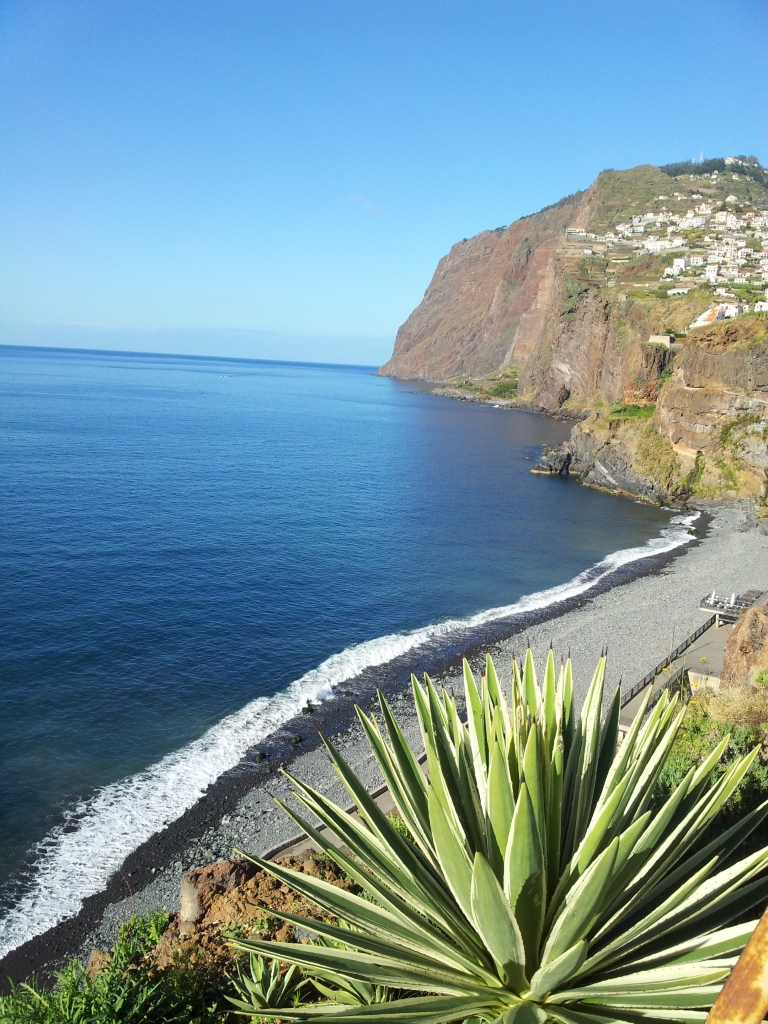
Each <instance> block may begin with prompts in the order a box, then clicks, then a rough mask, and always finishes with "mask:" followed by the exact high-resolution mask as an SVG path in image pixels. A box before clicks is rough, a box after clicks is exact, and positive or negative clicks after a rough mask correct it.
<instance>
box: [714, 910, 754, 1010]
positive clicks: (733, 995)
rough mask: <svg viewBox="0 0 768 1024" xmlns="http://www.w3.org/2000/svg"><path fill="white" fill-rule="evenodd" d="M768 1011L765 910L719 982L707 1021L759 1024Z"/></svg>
mask: <svg viewBox="0 0 768 1024" xmlns="http://www.w3.org/2000/svg"><path fill="white" fill-rule="evenodd" d="M766 1012H768V909H767V910H766V911H765V913H764V914H763V916H762V917H761V918H760V921H759V922H758V925H757V928H755V930H754V932H753V933H752V938H751V939H750V940H749V942H748V943H747V944H746V946H745V947H744V951H743V953H742V954H741V956H740V957H739V959H738V961H737V963H736V966H735V967H734V968H733V970H732V971H731V973H730V976H729V978H728V980H727V981H726V983H725V984H724V985H723V988H722V991H721V992H720V995H719V996H718V997H717V1000H716V1002H715V1005H714V1006H713V1007H712V1009H711V1010H710V1012H709V1016H708V1017H707V1024H760V1022H761V1021H762V1020H763V1018H764V1017H765V1015H766Z"/></svg>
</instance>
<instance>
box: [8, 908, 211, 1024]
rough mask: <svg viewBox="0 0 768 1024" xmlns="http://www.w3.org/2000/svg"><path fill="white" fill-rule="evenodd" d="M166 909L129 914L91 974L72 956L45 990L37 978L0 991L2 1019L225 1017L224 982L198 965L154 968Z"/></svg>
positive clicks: (139, 1022) (107, 1021) (160, 1021)
mask: <svg viewBox="0 0 768 1024" xmlns="http://www.w3.org/2000/svg"><path fill="white" fill-rule="evenodd" d="M167 926H168V915H167V914H163V913H156V914H149V915H146V916H144V917H132V918H131V919H130V920H129V921H128V922H127V923H126V924H124V925H123V926H122V927H121V929H120V934H119V936H118V939H117V942H116V943H115V945H114V947H113V949H112V952H111V955H110V957H109V959H108V960H107V961H106V963H105V966H104V968H103V969H102V970H101V971H100V972H99V973H98V974H96V975H95V976H91V975H89V973H88V971H87V970H86V968H85V967H84V966H83V964H82V963H81V962H80V961H79V960H71V961H70V962H69V964H68V965H67V967H66V968H65V969H64V970H63V971H60V972H59V973H57V974H56V975H55V978H54V983H53V986H52V987H51V988H50V989H49V990H46V988H45V987H43V986H42V985H40V984H38V983H36V982H35V981H32V982H28V983H26V984H23V985H19V986H16V987H14V988H12V990H11V992H10V994H9V995H7V996H0V1022H2V1024H118V1022H130V1024H134V1022H135V1024H144V1022H146V1024H177V1022H178V1024H220V1022H223V1021H224V1020H225V1019H226V1017H227V1012H226V1011H225V1010H224V1008H223V1007H224V1004H225V1000H224V996H223V992H222V988H223V986H222V984H221V983H220V982H218V981H216V980H214V979H210V978H208V977H207V976H206V974H205V973H204V972H203V971H201V970H200V969H199V968H195V967H192V966H190V967H184V966H183V965H179V966H178V967H177V968H176V969H173V968H167V969H166V970H164V971H155V970H153V967H152V961H151V958H150V957H149V953H150V951H151V950H152V948H153V947H154V946H155V945H156V943H157V941H158V939H159V938H160V936H161V935H162V933H163V932H164V931H165V929H166V928H167Z"/></svg>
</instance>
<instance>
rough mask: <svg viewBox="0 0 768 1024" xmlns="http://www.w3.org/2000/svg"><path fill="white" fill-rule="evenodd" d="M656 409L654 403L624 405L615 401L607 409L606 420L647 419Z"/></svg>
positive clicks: (612, 421) (610, 421)
mask: <svg viewBox="0 0 768 1024" xmlns="http://www.w3.org/2000/svg"><path fill="white" fill-rule="evenodd" d="M655 409H656V406H655V405H625V404H624V402H617V403H616V404H615V405H612V406H611V407H610V409H609V410H608V422H609V423H614V422H616V421H618V420H649V419H650V418H651V417H652V416H653V413H654V411H655Z"/></svg>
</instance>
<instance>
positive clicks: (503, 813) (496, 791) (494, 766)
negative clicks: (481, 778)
mask: <svg viewBox="0 0 768 1024" xmlns="http://www.w3.org/2000/svg"><path fill="white" fill-rule="evenodd" d="M514 810H515V797H514V793H513V792H512V780H511V779H510V777H509V766H508V763H507V755H506V751H505V750H504V748H503V747H502V746H501V745H500V743H499V742H498V741H497V740H494V743H493V745H492V747H491V764H490V768H489V771H488V804H487V813H488V826H489V827H488V833H489V838H492V839H493V842H492V843H489V847H491V848H490V849H489V851H488V852H489V854H490V855H491V862H492V864H493V868H494V873H495V874H496V876H497V878H503V876H504V853H505V851H506V847H507V840H508V837H509V830H510V827H511V825H512V815H513V814H514Z"/></svg>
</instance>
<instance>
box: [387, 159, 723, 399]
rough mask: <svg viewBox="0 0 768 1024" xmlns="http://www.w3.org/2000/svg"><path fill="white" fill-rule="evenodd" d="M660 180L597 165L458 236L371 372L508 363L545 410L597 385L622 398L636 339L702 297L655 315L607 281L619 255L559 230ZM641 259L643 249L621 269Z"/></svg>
mask: <svg viewBox="0 0 768 1024" xmlns="http://www.w3.org/2000/svg"><path fill="white" fill-rule="evenodd" d="M668 188H669V178H668V177H667V176H666V175H664V174H662V173H661V172H660V171H659V170H658V168H655V167H651V166H650V165H645V166H642V167H636V168H633V169H631V170H628V171H610V172H604V173H603V174H601V175H600V176H599V177H598V178H597V180H596V181H595V182H594V183H593V184H592V186H590V188H589V189H588V190H587V191H586V192H579V193H575V194H574V195H572V196H569V197H567V198H566V199H564V200H561V202H559V203H556V204H555V205H554V206H551V207H548V208H546V209H544V210H541V211H540V212H539V213H536V214H533V215H532V216H529V217H524V218H521V219H520V220H518V221H515V223H513V224H511V225H510V226H509V227H508V228H503V229H502V228H499V229H497V230H495V231H484V232H482V233H481V234H479V235H477V236H475V237H474V238H470V239H464V240H463V241H461V242H459V243H457V244H456V245H454V246H453V248H452V249H451V251H450V252H449V253H448V255H447V256H444V257H443V259H441V260H440V262H439V263H438V266H437V269H436V271H435V274H434V277H433V278H432V281H431V283H430V285H429V287H428V288H427V290H426V292H425V294H424V298H423V300H422V301H421V303H420V304H419V305H418V306H417V307H416V309H415V310H414V311H413V313H411V315H410V316H409V317H408V319H407V321H406V322H405V323H404V324H403V326H402V327H401V328H400V330H399V331H398V333H397V338H396V341H395V347H394V352H393V354H392V358H391V359H390V360H389V362H388V363H386V364H385V365H384V366H383V367H382V368H381V369H380V370H379V373H380V374H382V375H385V376H394V377H410V378H422V379H427V380H434V381H446V382H447V381H455V380H456V379H457V378H460V377H462V376H468V377H472V378H478V377H482V376H483V375H488V374H491V373H493V372H495V371H499V370H502V369H504V368H505V367H513V368H515V369H519V371H520V397H521V399H524V400H527V401H530V402H531V404H532V406H533V407H534V408H537V409H541V410H543V411H548V412H552V411H556V410H558V409H560V408H562V407H563V406H564V405H566V404H568V405H569V406H570V407H571V408H572V409H575V410H579V409H581V408H583V407H584V406H585V405H586V404H587V403H588V402H589V401H590V400H591V399H592V398H593V397H594V396H595V395H600V396H601V397H602V398H603V400H604V401H606V402H609V403H610V402H614V401H616V400H617V399H619V398H621V397H622V395H623V393H624V390H625V389H626V387H627V386H628V385H629V384H630V382H632V381H633V380H635V379H636V378H637V377H638V374H640V376H641V377H642V367H641V365H640V364H641V363H642V359H641V357H640V355H639V347H640V345H641V344H642V343H643V342H644V341H646V340H647V338H648V335H649V334H652V333H657V332H658V331H660V330H662V329H667V328H670V327H672V328H674V329H681V328H682V327H683V326H685V325H687V324H688V323H689V322H690V320H691V319H692V316H691V313H692V312H693V313H694V314H695V315H698V313H699V312H701V310H702V309H703V308H705V307H702V305H701V297H699V298H698V299H697V300H694V301H693V302H692V306H693V309H692V310H690V309H688V305H690V304H691V303H690V302H689V300H687V299H685V298H683V299H682V300H680V301H679V302H678V303H677V304H676V306H675V309H674V310H664V311H663V315H662V313H661V312H659V311H653V310H651V311H649V310H648V309H646V308H645V307H644V306H643V305H642V304H641V303H636V304H634V309H633V310H632V311H631V312H630V309H631V307H632V306H633V300H631V299H630V300H627V296H626V295H625V294H623V293H622V292H621V290H616V291H613V292H610V293H606V291H605V286H606V285H611V286H613V285H614V284H615V273H616V267H613V269H612V270H609V268H608V266H607V261H606V260H605V259H603V258H602V257H601V256H600V255H599V254H598V256H596V257H595V258H594V259H592V257H591V256H589V257H588V258H586V259H585V254H584V251H583V248H584V244H585V243H584V241H579V239H578V238H575V237H570V238H568V237H566V228H569V227H572V228H576V229H583V230H585V231H593V230H594V231H605V230H606V228H607V227H609V226H610V224H611V223H612V222H613V219H614V218H615V217H616V216H622V215H626V213H629V212H630V211H631V212H636V210H635V209H634V208H635V207H637V206H638V204H639V203H642V202H646V201H648V202H650V201H652V200H653V199H654V198H655V196H657V195H658V194H659V193H660V192H663V191H665V190H668ZM588 244H592V243H588ZM628 251H629V252H630V253H631V247H630V248H629V250H628ZM614 255H616V254H614ZM619 255H621V254H619ZM625 256H626V253H624V257H625ZM645 262H648V261H645ZM651 262H652V260H651ZM649 265H650V264H649ZM647 269H648V267H646V266H645V263H644V262H643V261H641V262H640V264H638V265H637V266H635V265H634V264H633V265H632V266H631V267H627V268H625V271H624V273H625V276H627V277H630V278H631V277H632V276H633V275H634V274H636V273H637V272H639V271H647ZM609 279H610V280H609ZM678 307H679V308H678ZM657 313H658V315H657Z"/></svg>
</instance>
